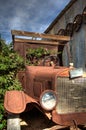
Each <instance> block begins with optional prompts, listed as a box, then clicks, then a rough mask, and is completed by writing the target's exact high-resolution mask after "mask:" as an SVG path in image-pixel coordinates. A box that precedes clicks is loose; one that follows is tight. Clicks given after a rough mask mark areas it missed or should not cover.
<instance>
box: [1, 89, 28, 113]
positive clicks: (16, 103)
mask: <svg viewBox="0 0 86 130" xmlns="http://www.w3.org/2000/svg"><path fill="white" fill-rule="evenodd" d="M4 108H5V109H6V111H8V112H11V113H16V114H17V113H21V112H23V111H24V110H25V108H26V103H25V96H24V92H23V91H17V90H12V91H6V93H5V98H4Z"/></svg>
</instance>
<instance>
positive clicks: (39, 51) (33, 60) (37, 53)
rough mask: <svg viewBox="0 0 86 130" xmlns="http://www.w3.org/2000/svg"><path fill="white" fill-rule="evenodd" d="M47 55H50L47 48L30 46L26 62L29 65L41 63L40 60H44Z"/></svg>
mask: <svg viewBox="0 0 86 130" xmlns="http://www.w3.org/2000/svg"><path fill="white" fill-rule="evenodd" d="M47 55H50V51H49V50H47V49H46V48H43V47H39V48H34V49H33V48H29V49H28V50H27V54H26V59H27V60H26V63H27V64H29V65H39V64H40V63H39V62H40V60H42V59H43V58H44V57H45V56H47Z"/></svg>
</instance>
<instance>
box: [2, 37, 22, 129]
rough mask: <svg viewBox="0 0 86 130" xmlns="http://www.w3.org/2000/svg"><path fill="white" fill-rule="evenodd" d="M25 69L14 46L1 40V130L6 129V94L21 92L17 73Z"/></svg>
mask: <svg viewBox="0 0 86 130" xmlns="http://www.w3.org/2000/svg"><path fill="white" fill-rule="evenodd" d="M22 68H24V61H23V59H22V58H21V57H20V56H19V55H18V54H17V53H16V52H14V50H13V46H12V44H9V45H7V44H6V43H5V41H4V40H2V39H0V130H3V129H4V128H5V127H6V117H5V112H4V105H3V102H4V94H5V92H6V91H7V90H21V89H22V87H21V84H20V82H19V81H18V78H17V72H18V71H19V70H21V69H22Z"/></svg>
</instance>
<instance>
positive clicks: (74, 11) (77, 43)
mask: <svg viewBox="0 0 86 130" xmlns="http://www.w3.org/2000/svg"><path fill="white" fill-rule="evenodd" d="M72 1H73V3H72V5H71V6H70V7H68V8H66V9H64V12H63V13H62V14H61V16H60V17H57V22H56V23H54V24H53V26H52V28H50V30H49V31H48V32H47V33H50V34H58V32H59V30H60V29H64V30H65V29H66V26H67V24H68V23H73V22H74V19H75V17H76V16H77V15H79V14H80V15H82V13H83V10H84V8H85V7H86V0H72ZM69 45H70V51H71V55H72V60H71V62H73V63H74V66H75V67H83V68H85V67H86V24H84V23H83V22H82V24H81V27H80V29H79V30H78V31H76V30H73V35H72V36H71V41H70V42H69ZM62 57H63V65H66V66H68V65H69V61H68V55H67V49H66V47H65V48H64V51H63V55H62Z"/></svg>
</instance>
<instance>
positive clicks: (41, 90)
mask: <svg viewBox="0 0 86 130" xmlns="http://www.w3.org/2000/svg"><path fill="white" fill-rule="evenodd" d="M15 35H19V36H20V35H23V36H25V35H26V36H28V35H29V36H31V37H32V36H33V37H41V38H42V39H41V40H36V39H35V40H34V39H21V38H16V37H14V36H15ZM12 36H13V43H14V49H15V50H16V51H18V52H19V53H20V55H22V56H23V57H24V59H25V49H26V48H25V47H26V46H25V43H30V44H31V45H33V43H34V44H38V45H39V44H43V45H52V44H53V45H54V46H57V45H60V44H64V46H65V45H66V43H67V42H68V41H69V40H70V37H68V36H58V35H49V34H38V33H28V32H24V31H15V30H13V31H12ZM45 39H47V40H45ZM48 39H49V40H48ZM61 46H62V45H61ZM62 47H63V46H62ZM19 78H20V81H21V83H22V86H23V90H24V91H17V90H16V91H14V90H13V91H7V92H6V94H5V100H4V107H5V110H6V112H7V113H8V121H7V130H20V129H21V128H20V120H19V118H18V117H19V115H20V114H21V113H22V112H25V111H26V106H27V105H28V104H29V105H28V107H27V108H28V109H27V110H28V111H30V110H31V109H32V108H33V107H36V108H37V109H38V110H39V111H41V112H42V113H43V114H44V115H45V116H47V117H48V118H49V120H52V121H53V122H55V123H56V124H57V125H56V127H53V128H51V129H50V130H55V129H61V128H65V127H71V126H73V128H74V130H75V129H76V130H78V126H79V125H82V126H85V124H86V75H85V74H84V73H83V70H82V69H81V68H78V69H75V68H73V67H63V66H27V65H26V69H25V71H24V72H20V73H19ZM28 116H29V115H28ZM15 120H16V121H15ZM58 126H60V127H58Z"/></svg>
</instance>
